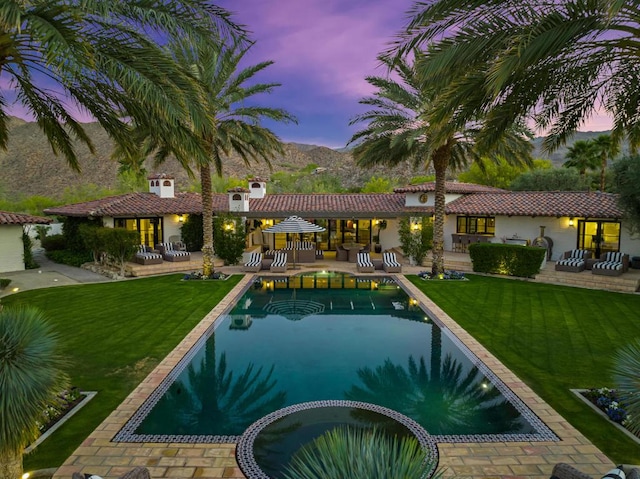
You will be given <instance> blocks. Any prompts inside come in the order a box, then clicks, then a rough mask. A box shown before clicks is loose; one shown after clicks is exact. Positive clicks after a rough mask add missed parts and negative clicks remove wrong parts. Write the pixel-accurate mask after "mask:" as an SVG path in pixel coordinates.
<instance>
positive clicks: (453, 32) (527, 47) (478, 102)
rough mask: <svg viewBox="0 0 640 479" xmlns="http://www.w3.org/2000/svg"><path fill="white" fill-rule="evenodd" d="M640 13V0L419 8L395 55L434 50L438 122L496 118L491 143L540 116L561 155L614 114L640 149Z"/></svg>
mask: <svg viewBox="0 0 640 479" xmlns="http://www.w3.org/2000/svg"><path fill="white" fill-rule="evenodd" d="M639 13H640V3H639V2H638V1H637V0H634V1H622V0H593V1H588V2H583V1H577V0H570V1H563V2H544V3H541V2H539V1H537V0H523V1H520V2H508V1H489V0H471V1H468V2H464V4H461V3H460V2H458V1H455V0H436V1H433V2H419V1H417V2H416V3H415V4H414V6H413V7H412V9H411V10H410V11H409V12H408V15H409V17H410V20H409V22H408V23H407V25H406V28H405V30H404V31H403V32H402V33H400V35H399V37H398V39H397V41H396V42H395V44H394V45H393V47H391V49H390V51H389V52H388V54H389V55H391V56H395V55H403V54H404V53H407V52H410V51H412V49H414V48H421V47H426V46H427V45H428V46H429V47H428V48H429V53H428V55H427V56H428V60H427V61H426V62H424V63H423V64H421V68H420V72H421V74H423V75H424V77H425V81H428V82H430V83H431V84H433V85H434V87H435V88H437V90H438V92H439V97H440V99H441V102H440V104H439V106H438V109H437V112H438V113H439V115H434V116H433V117H432V120H433V119H434V118H436V117H438V118H439V120H440V121H441V122H442V124H444V123H445V122H447V121H450V122H452V123H453V125H452V127H453V128H455V127H456V126H459V125H460V124H463V123H464V122H465V121H468V120H469V119H470V118H474V117H475V116H477V115H478V114H482V115H483V116H484V115H486V122H485V129H484V140H485V141H487V142H489V143H491V142H492V141H493V140H494V139H495V137H496V136H497V135H499V134H501V132H503V131H504V130H505V129H506V128H507V127H508V126H509V125H510V124H512V123H513V122H515V121H518V120H521V119H522V118H528V117H531V118H533V119H534V120H535V123H536V126H538V127H539V128H541V129H544V130H548V131H549V132H550V135H549V136H548V137H547V139H546V141H545V146H546V148H547V149H548V150H551V149H554V148H556V147H557V146H559V145H561V144H563V143H564V142H566V140H567V139H568V138H569V137H570V136H571V135H572V134H573V133H574V132H575V130H577V129H578V127H580V126H581V125H583V124H584V122H585V121H586V120H587V119H588V118H589V117H591V116H592V115H593V114H594V113H596V112H597V110H598V109H599V108H600V107H604V109H605V111H606V112H607V113H608V114H609V115H610V116H611V117H612V118H613V122H614V126H613V133H612V134H613V137H614V139H616V140H619V139H620V138H621V137H622V136H623V135H626V136H627V138H628V140H629V143H630V145H631V147H632V148H633V149H635V148H636V147H637V146H639V145H640V115H638V109H637V105H638V104H639V103H640V91H638V89H637V87H636V86H637V82H638V75H637V72H638V71H640V42H639V41H638V40H639V39H640V27H639V24H638V15H639ZM479 93H481V94H479Z"/></svg>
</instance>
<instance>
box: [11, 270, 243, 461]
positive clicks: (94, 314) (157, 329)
mask: <svg viewBox="0 0 640 479" xmlns="http://www.w3.org/2000/svg"><path fill="white" fill-rule="evenodd" d="M181 278H182V275H169V276H160V277H154V278H144V279H137V280H131V281H120V282H114V283H102V284H90V285H78V286H65V287H56V288H48V289H39V290H33V291H26V292H24V293H20V294H16V295H12V296H8V297H5V298H3V300H2V302H3V304H4V305H5V306H11V305H13V304H19V303H23V304H29V305H32V306H36V307H39V308H40V309H42V310H43V311H44V312H45V313H46V315H47V316H48V317H49V318H50V320H51V321H52V323H53V324H54V327H55V330H56V332H57V333H58V334H59V335H60V338H61V347H62V350H63V352H64V354H66V355H67V356H68V359H69V363H70V364H69V370H68V372H69V375H70V377H71V384H72V385H74V386H78V387H79V388H81V389H83V390H87V391H98V394H97V395H96V397H95V398H94V399H93V400H92V401H91V402H89V404H88V405H87V406H85V407H84V408H83V409H82V410H81V411H80V412H79V413H78V414H76V415H75V416H73V417H72V418H71V419H70V420H69V421H68V422H67V423H66V424H64V425H63V426H62V427H61V428H60V429H59V430H58V431H56V432H55V433H54V434H53V435H52V436H51V437H50V438H48V439H47V440H46V441H44V442H43V443H42V444H41V445H40V446H38V448H37V449H36V450H35V451H34V452H33V453H32V454H29V455H28V456H26V457H25V460H24V465H25V470H27V471H29V470H34V469H43V468H50V467H57V466H59V465H61V464H62V463H63V462H64V461H65V460H66V458H67V457H69V456H70V455H71V454H72V453H73V451H74V450H75V449H76V448H77V447H78V446H79V445H80V443H81V442H82V441H83V440H84V439H85V438H86V437H87V436H88V435H89V434H90V433H91V432H92V431H93V430H94V429H95V428H96V427H97V426H98V425H99V424H100V423H101V422H102V420H104V419H105V417H107V416H108V415H109V414H110V413H111V412H112V411H113V410H114V409H115V408H116V407H118V405H119V404H120V403H121V402H122V401H123V400H124V399H125V398H126V397H127V395H128V394H129V393H130V392H131V391H132V390H133V389H134V388H135V387H136V386H137V385H138V384H139V383H140V382H141V381H142V379H144V378H145V377H146V376H147V375H148V374H149V373H150V372H151V371H152V370H153V368H154V367H155V366H156V365H157V364H158V363H159V362H160V361H161V360H162V359H164V357H165V356H166V355H167V354H168V353H169V352H170V351H171V350H172V349H173V348H174V347H175V346H176V345H177V344H178V343H179V342H180V341H181V340H182V339H183V338H184V337H185V336H186V334H187V333H188V332H189V331H190V330H191V329H193V327H194V326H195V325H196V324H197V323H198V322H199V321H200V320H201V319H202V318H203V317H204V316H205V315H206V314H207V313H208V312H209V311H210V310H211V309H212V308H213V307H214V306H216V305H217V304H218V303H219V302H220V300H221V299H222V298H223V297H224V296H225V295H226V294H227V293H228V292H229V291H230V290H231V289H232V288H233V287H234V286H235V285H236V284H237V283H238V281H240V279H241V276H239V275H236V276H232V277H231V278H229V279H227V280H226V281H180V279H181Z"/></svg>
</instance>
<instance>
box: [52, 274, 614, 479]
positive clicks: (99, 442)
mask: <svg viewBox="0 0 640 479" xmlns="http://www.w3.org/2000/svg"><path fill="white" fill-rule="evenodd" d="M258 276H260V275H251V274H249V275H245V277H244V278H242V279H241V280H240V282H239V283H238V284H237V285H236V286H235V287H234V288H233V289H232V290H231V291H230V292H229V294H227V296H226V297H225V298H224V299H223V300H222V301H220V303H218V304H217V305H216V306H215V307H214V308H213V309H212V310H211V311H210V312H209V313H208V314H207V315H206V316H205V317H204V318H203V319H202V320H201V321H200V322H199V323H198V325H196V327H195V328H194V329H193V330H191V332H189V334H187V336H186V337H185V338H184V339H183V340H182V341H181V342H180V343H179V344H178V346H176V348H174V350H173V351H172V352H171V353H170V354H169V355H168V356H167V357H166V358H164V359H163V360H162V361H161V362H160V364H159V365H158V366H157V367H156V368H155V369H154V370H153V371H152V372H151V373H150V374H149V375H148V376H147V377H146V378H145V379H144V380H143V381H142V382H141V383H140V384H139V385H138V386H137V387H136V388H135V389H134V391H133V392H132V393H131V394H130V395H129V396H128V397H127V398H126V399H125V400H124V401H123V402H122V404H120V405H119V406H118V408H117V409H116V410H115V411H113V412H112V413H111V414H110V415H109V416H108V417H107V418H106V419H105V420H104V421H103V422H102V423H101V424H100V425H99V426H98V427H97V428H96V429H95V430H94V431H93V432H92V433H91V434H90V435H89V437H87V438H86V439H85V440H84V441H83V442H82V444H81V445H80V446H79V447H78V448H77V449H76V450H75V451H74V453H73V454H72V455H71V456H70V457H69V458H68V459H67V460H66V461H65V463H64V464H63V465H62V466H60V468H58V470H57V471H56V473H55V475H54V478H63V477H64V478H65V479H66V478H68V477H70V476H71V475H72V473H74V472H80V473H88V474H96V475H99V476H101V477H103V478H112V477H113V478H115V477H118V476H121V475H123V474H124V473H126V472H128V471H130V470H131V469H132V468H134V467H136V466H144V467H147V468H148V469H149V471H150V473H151V477H153V478H160V477H166V478H172V477H181V478H190V477H193V478H196V477H197V478H211V479H222V478H228V479H244V475H243V474H242V472H241V471H240V469H239V467H238V464H237V463H236V460H235V449H236V444H235V443H229V444H182V443H180V444H179V443H171V442H163V443H146V442H145V443H121V442H112V439H113V438H114V436H115V435H116V434H117V433H118V431H120V429H122V427H123V426H124V425H125V423H126V422H127V421H128V420H129V418H130V417H131V416H132V415H133V414H134V413H135V412H136V411H137V410H138V408H139V407H140V406H141V405H142V404H143V403H144V401H145V400H146V398H147V397H149V396H150V395H151V394H152V393H153V391H154V390H155V389H156V388H157V387H158V386H159V385H160V383H161V382H162V381H163V379H164V378H165V377H166V376H167V375H168V374H170V372H171V370H172V369H173V368H174V367H175V366H176V365H177V364H178V362H179V361H180V360H182V358H183V357H184V356H185V355H186V354H187V353H188V352H189V350H190V349H191V348H192V347H193V345H194V344H195V343H196V342H197V341H198V340H199V339H200V338H201V337H202V336H203V334H204V333H205V332H206V330H207V329H208V328H209V327H211V326H212V325H213V324H214V322H215V320H216V319H217V318H218V317H219V316H220V315H221V314H223V313H224V312H225V311H226V310H227V309H228V308H229V306H230V305H232V304H233V303H234V301H235V300H236V299H237V298H238V297H239V296H240V295H241V294H242V291H244V289H245V288H246V287H247V286H248V285H250V284H251V283H252V282H253V281H254V279H255V278H256V277H258ZM391 276H393V277H394V278H395V279H396V280H397V281H398V282H399V283H400V284H401V285H402V286H403V288H404V289H405V290H406V291H407V292H408V293H409V294H410V296H412V297H413V298H415V299H417V300H418V301H419V303H420V304H421V306H422V307H424V308H425V309H427V310H428V311H429V312H430V314H431V315H432V316H433V317H434V318H437V320H438V322H440V323H441V324H442V325H443V326H444V327H445V328H446V329H447V330H448V331H450V332H451V333H452V334H453V336H455V337H456V338H457V339H458V340H460V341H461V343H462V344H464V345H465V346H466V347H467V348H468V349H470V350H471V351H472V352H473V354H475V355H476V356H477V357H478V358H479V359H480V360H481V361H482V363H484V364H485V365H486V366H487V368H488V369H489V370H490V371H492V372H493V373H494V374H495V375H496V376H497V377H499V378H500V379H501V381H502V382H503V383H504V384H505V385H506V386H507V387H508V388H509V389H510V390H511V391H513V393H514V394H515V395H516V396H517V397H518V398H520V400H522V401H523V402H524V403H525V404H526V405H527V407H528V408H529V409H530V410H531V411H532V412H533V413H534V414H535V415H536V416H537V417H539V418H540V420H541V421H543V422H544V423H545V424H546V425H547V426H548V427H550V428H551V429H552V430H553V432H554V433H555V434H556V435H557V436H558V437H559V438H560V441H558V442H553V441H548V442H547V441H543V442H539V441H536V442H528V441H522V442H509V443H500V442H498V443H496V442H492V443H464V442H463V443H440V444H438V447H439V451H440V468H442V469H444V470H445V477H453V476H455V477H458V478H460V477H504V478H514V477H528V478H539V479H542V478H545V479H546V478H548V477H550V475H551V470H552V469H553V466H554V465H555V464H556V463H558V462H567V463H569V464H573V465H575V466H576V467H578V468H579V469H580V470H581V471H583V472H585V473H586V474H592V475H598V474H601V475H602V474H604V473H606V472H607V471H608V470H609V469H611V467H613V463H612V462H611V461H610V460H609V459H608V458H607V457H606V455H605V454H604V453H602V452H601V451H600V450H599V449H598V448H596V447H595V446H594V445H593V444H592V443H591V442H590V441H589V440H588V439H587V438H586V437H584V436H583V435H582V434H581V433H580V432H579V431H578V430H576V429H575V428H574V427H573V426H571V425H570V424H569V423H568V422H567V421H566V420H565V419H563V418H562V417H561V416H560V415H559V414H558V413H556V412H555V411H554V410H553V409H552V408H551V407H550V406H549V405H548V404H546V403H545V402H544V401H543V400H542V399H541V398H540V397H538V396H537V395H536V394H535V393H534V392H533V391H532V390H531V389H530V388H529V387H528V386H527V385H526V384H525V383H524V382H522V381H521V380H520V379H518V378H517V377H516V376H515V374H513V373H512V372H511V371H510V370H508V369H507V368H506V367H505V366H504V365H503V364H502V363H501V362H500V361H498V359H497V358H495V357H494V356H493V355H492V354H491V353H489V351H488V350H486V349H485V348H484V347H483V346H482V345H480V344H479V343H478V342H477V341H476V340H475V339H473V338H472V337H471V336H470V335H469V334H468V333H467V332H466V331H465V330H464V329H463V328H461V327H460V326H459V325H457V324H456V323H455V322H454V321H453V320H452V319H451V318H450V317H449V316H448V315H447V314H446V313H445V312H444V311H443V310H442V309H440V308H439V307H438V306H437V305H436V304H435V303H433V302H432V301H431V300H430V299H429V298H427V297H426V296H425V295H424V294H423V293H422V292H421V291H420V290H419V289H418V288H417V287H416V286H415V285H413V283H411V282H410V281H408V280H407V279H406V278H405V277H404V276H402V275H391Z"/></svg>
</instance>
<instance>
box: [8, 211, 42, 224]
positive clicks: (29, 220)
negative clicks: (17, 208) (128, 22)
mask: <svg viewBox="0 0 640 479" xmlns="http://www.w3.org/2000/svg"><path fill="white" fill-rule="evenodd" d="M52 221H53V220H52V219H51V218H43V217H42V216H32V215H25V214H22V213H11V212H9V211H0V225H48V224H49V223H51V222H52Z"/></svg>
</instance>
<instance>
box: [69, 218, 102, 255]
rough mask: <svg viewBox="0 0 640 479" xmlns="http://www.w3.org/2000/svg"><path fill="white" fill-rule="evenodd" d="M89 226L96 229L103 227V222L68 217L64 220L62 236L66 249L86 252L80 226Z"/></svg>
mask: <svg viewBox="0 0 640 479" xmlns="http://www.w3.org/2000/svg"><path fill="white" fill-rule="evenodd" d="M81 225H88V226H91V227H94V228H99V227H101V226H102V221H101V220H97V219H89V218H76V217H73V216H67V217H65V218H64V219H63V220H62V235H63V236H64V239H65V248H67V249H70V250H74V251H85V250H86V246H85V245H84V240H83V239H82V235H81V234H80V226H81Z"/></svg>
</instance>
